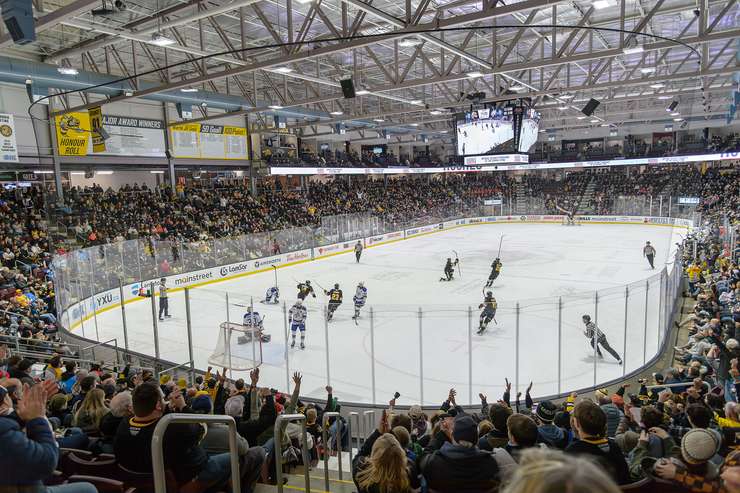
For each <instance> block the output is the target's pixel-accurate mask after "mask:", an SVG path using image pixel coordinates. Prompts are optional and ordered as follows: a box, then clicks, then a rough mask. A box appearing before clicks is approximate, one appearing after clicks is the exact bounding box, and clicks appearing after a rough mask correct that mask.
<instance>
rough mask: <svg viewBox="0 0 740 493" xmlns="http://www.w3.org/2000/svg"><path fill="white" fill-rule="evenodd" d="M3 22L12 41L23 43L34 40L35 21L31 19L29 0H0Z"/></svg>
mask: <svg viewBox="0 0 740 493" xmlns="http://www.w3.org/2000/svg"><path fill="white" fill-rule="evenodd" d="M0 9H1V10H2V16H3V22H4V23H5V27H6V29H7V30H8V32H9V33H10V37H11V38H13V42H14V43H15V44H18V45H24V44H27V43H30V42H32V41H36V23H35V21H34V20H33V2H32V1H31V0H0Z"/></svg>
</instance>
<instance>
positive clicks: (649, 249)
mask: <svg viewBox="0 0 740 493" xmlns="http://www.w3.org/2000/svg"><path fill="white" fill-rule="evenodd" d="M642 256H643V257H646V258H647V260H648V262H650V268H651V269H655V264H654V263H653V261H654V260H655V248H653V245H651V244H650V242H649V241H648V242H646V243H645V248H643V249H642Z"/></svg>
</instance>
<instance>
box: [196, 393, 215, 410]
mask: <svg viewBox="0 0 740 493" xmlns="http://www.w3.org/2000/svg"><path fill="white" fill-rule="evenodd" d="M190 408H191V409H192V410H193V412H194V413H196V414H211V410H212V409H213V405H212V403H211V398H210V397H209V396H208V395H207V394H203V395H199V396H197V397H196V398H195V399H193V402H191V403H190Z"/></svg>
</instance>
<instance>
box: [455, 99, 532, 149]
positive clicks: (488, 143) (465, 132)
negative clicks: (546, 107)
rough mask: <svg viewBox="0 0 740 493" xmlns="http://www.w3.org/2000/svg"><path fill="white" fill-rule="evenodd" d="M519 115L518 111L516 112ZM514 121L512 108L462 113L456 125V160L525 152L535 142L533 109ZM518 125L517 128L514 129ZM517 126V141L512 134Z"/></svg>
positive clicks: (485, 109) (483, 109) (484, 109)
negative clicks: (457, 157)
mask: <svg viewBox="0 0 740 493" xmlns="http://www.w3.org/2000/svg"><path fill="white" fill-rule="evenodd" d="M517 109H519V111H520V112H521V108H517ZM522 113H523V114H522V118H515V117H514V114H513V111H512V107H508V106H507V107H502V108H497V109H489V108H482V109H477V110H473V111H468V112H465V113H461V114H460V115H459V116H458V118H457V121H456V129H455V132H456V141H457V155H458V156H475V155H481V154H495V153H500V152H528V151H529V149H530V148H531V147H532V146H533V145H534V143H535V142H537V135H538V133H539V121H540V117H539V113H537V112H536V111H534V110H532V109H528V110H526V111H524V112H522ZM519 122H521V124H520V125H517V124H518V123H519ZM517 126H519V138H518V139H515V138H514V137H515V130H516V129H517Z"/></svg>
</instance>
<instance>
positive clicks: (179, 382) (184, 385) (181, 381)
mask: <svg viewBox="0 0 740 493" xmlns="http://www.w3.org/2000/svg"><path fill="white" fill-rule="evenodd" d="M177 387H178V388H179V389H180V390H185V389H186V388H188V382H187V380H185V379H184V378H178V379H177Z"/></svg>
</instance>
